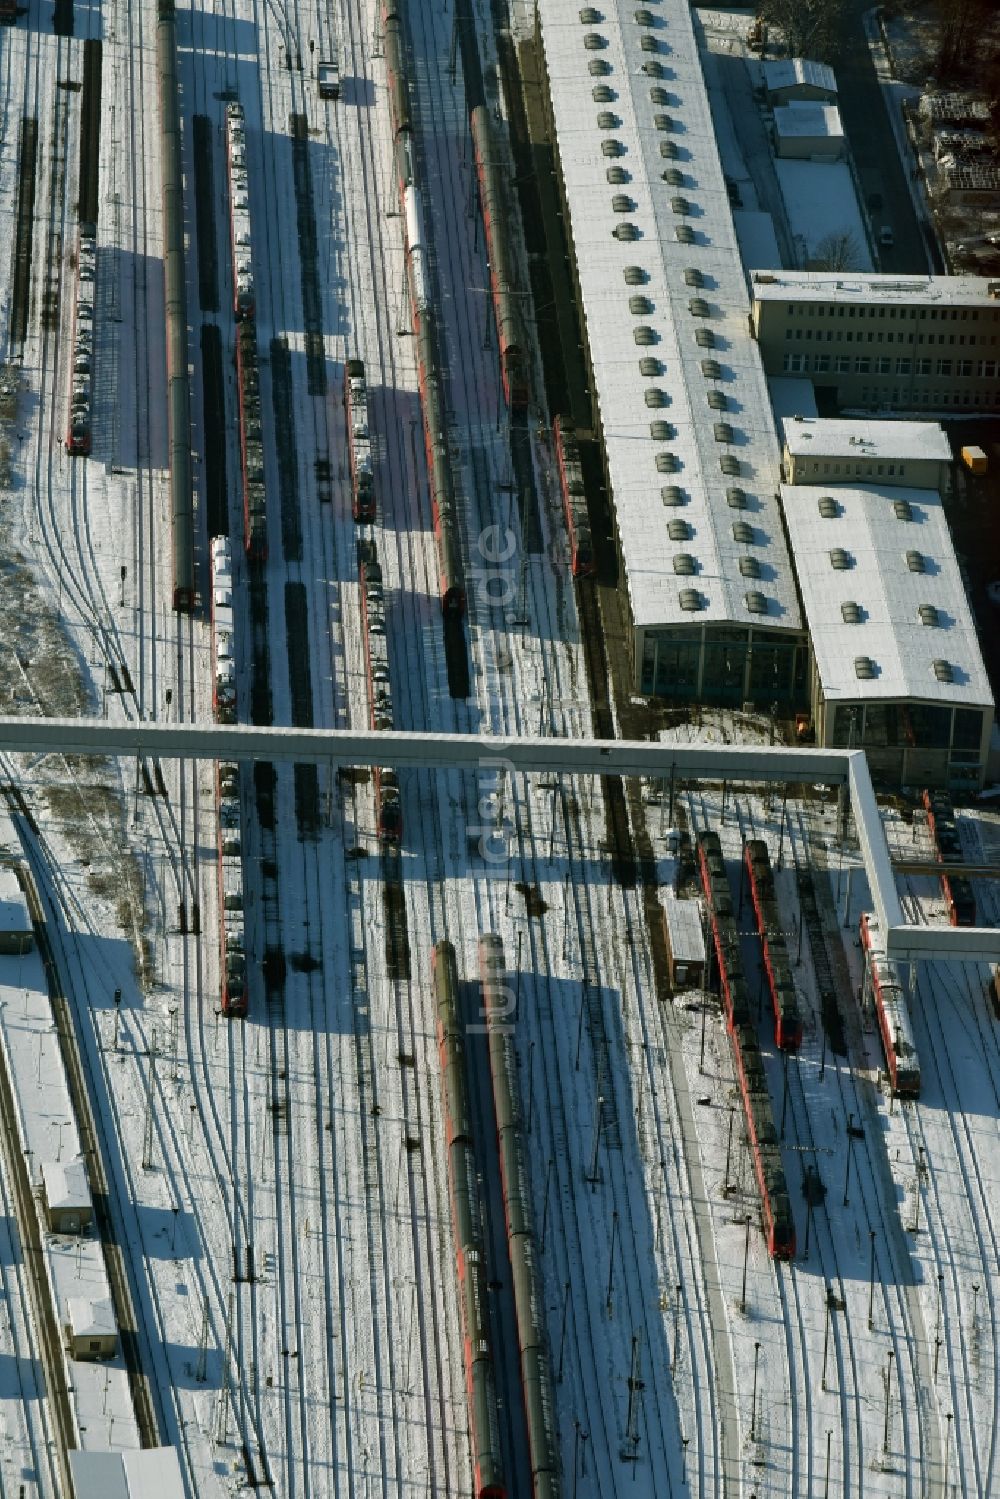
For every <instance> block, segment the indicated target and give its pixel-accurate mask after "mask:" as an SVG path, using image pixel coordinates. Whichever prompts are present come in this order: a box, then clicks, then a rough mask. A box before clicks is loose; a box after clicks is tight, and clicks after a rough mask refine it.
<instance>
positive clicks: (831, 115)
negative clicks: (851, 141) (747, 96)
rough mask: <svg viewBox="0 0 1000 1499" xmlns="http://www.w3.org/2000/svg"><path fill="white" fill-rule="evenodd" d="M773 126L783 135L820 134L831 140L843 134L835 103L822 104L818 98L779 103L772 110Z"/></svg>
mask: <svg viewBox="0 0 1000 1499" xmlns="http://www.w3.org/2000/svg"><path fill="white" fill-rule="evenodd" d="M774 128H775V130H776V131H777V133H778V135H783V136H800V135H821V136H829V137H830V139H831V140H842V139H843V136H844V127H843V125H842V124H841V122H840V110H839V109H838V108H837V106H836V104H822V103H821V102H820V101H819V100H818V99H808V100H806V99H795V100H793V101H792V103H791V104H781V105H779V106H778V108H777V109H776V110H775V111H774Z"/></svg>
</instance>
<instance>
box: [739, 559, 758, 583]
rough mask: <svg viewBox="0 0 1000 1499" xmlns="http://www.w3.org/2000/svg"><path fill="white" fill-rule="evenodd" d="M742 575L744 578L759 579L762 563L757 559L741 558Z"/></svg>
mask: <svg viewBox="0 0 1000 1499" xmlns="http://www.w3.org/2000/svg"><path fill="white" fill-rule="evenodd" d="M740 574H741V576H742V577H744V578H759V577H760V563H759V562H758V560H757V558H756V557H741V558H740Z"/></svg>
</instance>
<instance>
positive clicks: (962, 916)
mask: <svg viewBox="0 0 1000 1499" xmlns="http://www.w3.org/2000/svg"><path fill="white" fill-rule="evenodd" d="M922 800H923V804H924V809H925V810H926V812H927V825H928V827H929V828H930V830H931V834H932V836H933V838H934V847H935V849H936V851H937V857H938V860H939V861H940V863H942V864H961V863H962V862H963V860H964V854H963V852H962V840H961V839H960V838H959V836H958V826H957V824H956V822H955V808H954V807H953V805H952V802H951V798H950V797H949V796H948V794H947V792H945V791H928V790H925V791H924V793H923V797H922ZM941 891H942V894H943V895H944V898H945V903H946V905H947V907H948V920H949V921H950V922H951V924H952V926H975V924H976V897H975V895H974V893H973V890H972V881H971V880H967V879H965V877H964V876H963V875H958V874H942V875H941Z"/></svg>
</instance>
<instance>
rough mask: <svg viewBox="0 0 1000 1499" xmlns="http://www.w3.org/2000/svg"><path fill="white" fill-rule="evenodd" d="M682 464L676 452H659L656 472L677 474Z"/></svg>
mask: <svg viewBox="0 0 1000 1499" xmlns="http://www.w3.org/2000/svg"><path fill="white" fill-rule="evenodd" d="M680 466H681V460H680V459H679V458H678V456H677V454H676V453H657V455H656V472H657V473H658V474H676V472H677V470H678V469H679V468H680Z"/></svg>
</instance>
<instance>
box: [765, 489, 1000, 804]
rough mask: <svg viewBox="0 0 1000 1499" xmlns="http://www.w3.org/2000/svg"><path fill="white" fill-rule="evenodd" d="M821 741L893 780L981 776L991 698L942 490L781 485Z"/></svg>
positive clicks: (957, 783) (963, 785)
mask: <svg viewBox="0 0 1000 1499" xmlns="http://www.w3.org/2000/svg"><path fill="white" fill-rule="evenodd" d="M781 498H782V504H783V507H784V512H785V519H786V523H787V526H788V534H789V538H790V540H791V545H792V549H793V552H794V554H795V560H796V567H797V572H798V579H799V587H800V590H801V595H802V603H803V608H804V609H805V613H806V619H807V621H808V625H809V634H810V639H811V642H812V657H811V662H810V684H809V692H810V703H811V712H812V723H813V727H814V730H815V734H816V740H817V743H819V744H822V745H827V746H834V747H838V748H853V747H857V748H861V747H863V748H864V749H865V751H866V752H867V755H868V762H869V765H870V766H871V769H872V774H873V775H874V776H875V777H876V778H877V779H879V780H880V781H882V782H883V783H887V784H891V785H894V786H900V785H909V786H922V785H932V786H949V787H951V788H952V789H953V790H956V791H970V790H976V789H978V788H979V787H981V786H982V784H983V779H984V776H985V773H986V761H987V753H988V749H989V743H990V733H991V729H992V726H993V698H992V694H991V692H990V687H989V682H988V679H987V676H986V671H985V668H984V666H983V661H982V655H981V653H980V650H979V642H978V639H977V636H976V628H975V624H974V621H973V618H972V614H971V611H970V609H969V604H968V600H967V598H966V595H965V588H964V586H963V583H962V578H961V575H960V573H959V568H958V563H957V560H956V558H955V552H954V548H953V546H952V542H951V536H950V533H949V530H948V522H947V520H946V518H945V515H944V510H943V507H942V504H941V499H940V496H939V495H938V494H936V493H934V492H933V491H932V490H928V489H894V490H891V491H884V490H882V489H880V488H879V487H877V486H874V485H857V486H852V487H849V488H837V489H835V490H833V492H832V493H831V492H830V490H829V489H828V488H827V487H824V486H819V485H802V486H791V485H784V486H782V490H781Z"/></svg>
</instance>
